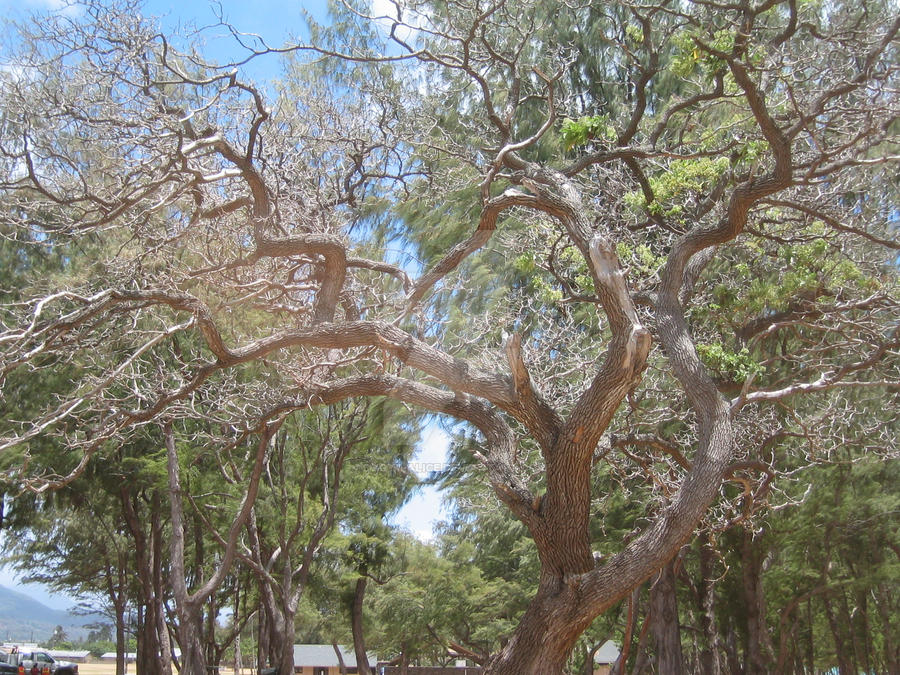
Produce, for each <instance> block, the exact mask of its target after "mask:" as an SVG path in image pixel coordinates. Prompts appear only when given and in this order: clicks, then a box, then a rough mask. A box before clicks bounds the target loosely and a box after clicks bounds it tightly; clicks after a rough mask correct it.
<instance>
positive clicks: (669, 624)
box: [650, 561, 684, 675]
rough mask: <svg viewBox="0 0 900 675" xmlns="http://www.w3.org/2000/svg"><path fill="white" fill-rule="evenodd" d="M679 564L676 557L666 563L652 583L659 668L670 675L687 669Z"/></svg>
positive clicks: (678, 674) (652, 607)
mask: <svg viewBox="0 0 900 675" xmlns="http://www.w3.org/2000/svg"><path fill="white" fill-rule="evenodd" d="M675 564H676V562H675V561H673V562H669V563H666V565H665V566H663V568H662V569H661V570H660V571H659V576H658V577H657V579H656V582H655V583H654V584H653V585H652V586H651V587H650V613H651V616H652V629H653V640H654V644H655V651H656V672H657V673H666V675H681V673H683V672H684V658H683V656H682V653H681V630H680V627H679V624H678V602H677V599H676V596H675Z"/></svg>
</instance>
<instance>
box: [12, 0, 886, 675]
mask: <svg viewBox="0 0 900 675" xmlns="http://www.w3.org/2000/svg"><path fill="white" fill-rule="evenodd" d="M392 6H393V10H392V14H393V16H381V17H379V16H374V15H372V13H371V10H370V8H369V6H368V5H365V4H361V3H352V2H347V3H343V5H342V8H343V9H342V14H341V15H340V16H339V17H338V18H336V19H335V24H334V27H333V29H332V30H326V29H324V28H320V29H318V30H314V31H313V36H314V42H315V44H311V45H289V46H287V47H285V50H287V51H290V52H291V53H292V54H293V59H292V60H291V61H290V67H289V69H288V70H287V71H286V74H285V77H284V78H283V80H281V81H280V82H279V83H278V86H277V87H276V86H274V85H270V86H262V85H254V84H251V83H249V82H247V81H245V80H244V79H243V78H242V77H241V71H240V68H239V67H238V66H239V63H234V64H227V65H226V66H215V65H213V64H210V63H208V62H207V61H206V60H205V59H204V58H203V56H202V52H201V51H200V49H201V47H200V46H199V43H197V44H196V45H192V44H191V43H189V42H186V41H185V39H180V38H178V37H175V36H168V37H167V36H165V35H163V34H161V33H160V31H159V30H158V29H157V28H156V27H155V26H153V25H152V23H150V22H147V21H145V20H144V19H142V18H141V17H140V12H139V11H138V10H137V7H136V6H134V5H131V4H127V3H124V4H121V5H114V6H113V5H105V6H98V5H95V4H88V5H86V6H85V7H84V8H83V9H82V11H81V13H80V14H78V13H68V14H66V15H58V16H55V17H52V18H49V19H45V20H44V21H42V22H40V23H38V24H35V25H33V26H31V27H30V28H29V27H25V28H23V29H22V31H21V32H20V33H18V37H17V38H15V40H14V42H13V43H12V44H11V45H9V46H7V47H6V48H5V49H4V52H3V59H4V66H5V67H4V69H3V71H2V76H0V82H2V84H0V87H2V100H3V103H2V106H3V110H2V124H3V134H2V142H0V162H2V166H3V174H2V184H0V187H2V190H3V196H2V199H3V209H2V216H0V218H2V226H0V229H2V232H3V233H4V234H5V235H7V236H10V237H15V238H16V241H18V242H20V244H21V245H22V250H23V253H22V255H28V253H27V252H24V251H26V250H27V248H29V247H30V248H38V249H45V250H47V249H51V250H52V249H53V247H55V246H58V245H59V246H61V245H66V246H70V245H77V243H78V242H80V241H85V242H88V241H90V242H91V243H92V244H94V245H95V246H96V249H97V251H98V253H97V257H96V261H95V262H94V264H93V266H92V268H91V269H90V270H89V271H87V272H85V270H84V269H82V270H80V271H78V270H72V273H71V274H66V273H65V271H64V272H63V273H60V274H57V275H54V276H53V277H52V278H47V279H42V280H38V282H37V283H35V284H34V286H33V287H32V288H27V289H22V290H21V292H20V293H18V295H17V297H16V298H15V300H11V301H10V302H9V303H8V304H6V305H5V306H4V307H3V310H2V311H3V313H2V333H0V350H2V352H0V359H2V361H0V377H2V378H3V382H4V387H6V383H8V382H10V381H12V380H13V379H15V378H23V377H28V378H46V381H47V382H49V383H52V387H53V392H52V393H53V397H52V399H50V400H51V401H52V402H51V403H49V404H48V405H47V406H45V408H44V409H43V410H42V411H40V412H38V413H36V414H30V415H28V416H22V417H17V416H16V415H15V414H14V413H11V414H10V418H9V419H8V420H6V421H5V425H4V429H5V433H4V437H3V439H2V441H0V449H2V450H4V451H5V452H7V453H13V455H12V456H13V457H16V458H18V459H19V460H21V461H20V462H16V463H15V464H16V466H17V469H16V473H15V476H14V477H15V480H16V482H17V484H18V485H20V486H21V488H23V489H31V490H37V491H46V490H51V489H54V488H57V487H60V486H63V485H66V484H68V483H69V482H71V481H73V480H76V479H77V477H78V475H79V474H80V473H81V472H82V471H83V470H84V468H85V466H86V465H87V464H88V463H89V462H102V461H103V456H104V453H105V452H107V451H109V449H110V448H111V447H114V446H115V445H116V444H118V443H121V442H123V440H127V439H128V437H129V435H130V434H135V433H139V430H140V429H141V428H142V427H143V426H145V425H150V424H166V423H167V420H171V419H175V420H178V419H187V418H195V417H196V416H200V417H204V416H205V417H207V418H208V419H209V420H211V422H210V423H212V422H214V423H215V424H218V425H224V427H223V428H234V429H257V430H265V429H267V428H270V427H269V425H277V424H279V423H280V421H281V420H283V419H284V417H285V416H286V415H288V414H289V413H290V412H291V411H294V410H299V409H305V408H309V407H315V406H319V405H326V404H333V403H337V402H340V401H343V400H346V399H350V398H367V397H390V398H393V399H396V400H398V401H401V402H403V403H405V404H407V405H409V406H412V407H415V408H417V409H420V410H422V411H428V412H431V413H437V414H440V415H445V416H448V417H450V418H452V419H455V420H457V421H459V422H460V423H461V424H464V425H466V426H467V428H469V429H471V433H472V439H471V440H472V442H471V443H469V444H468V445H467V447H468V448H469V451H470V452H471V454H472V456H473V457H474V458H476V459H477V460H478V462H479V463H480V465H481V467H482V469H481V470H482V471H483V475H484V476H485V479H486V480H487V481H489V483H490V485H491V486H492V488H493V490H494V492H495V494H496V496H497V498H498V499H499V500H500V501H502V502H503V504H505V505H506V507H508V508H509V509H510V511H511V512H512V513H513V514H514V515H515V516H516V517H517V518H518V519H519V520H520V521H521V522H522V523H523V524H524V526H525V527H526V528H527V529H528V532H529V534H530V536H531V537H532V538H533V540H534V542H535V545H536V548H537V552H538V557H539V560H540V575H539V578H538V579H537V580H536V582H537V589H536V592H535V595H534V597H533V598H532V600H531V602H530V605H529V607H528V609H527V610H526V611H525V613H524V614H523V616H522V619H521V621H520V623H519V625H518V627H517V628H516V630H515V631H514V632H513V633H512V634H511V635H510V636H509V639H508V641H506V643H505V646H504V647H503V648H502V649H501V650H500V651H498V652H497V653H496V654H494V655H493V656H492V657H491V658H490V660H489V661H488V664H487V671H488V672H490V673H516V674H517V675H520V674H522V673H560V672H562V670H563V668H564V665H565V663H566V659H567V658H568V655H569V652H570V651H571V649H572V647H573V645H574V644H575V642H576V640H577V639H578V637H579V635H580V634H581V633H582V632H583V631H584V630H585V628H586V627H587V626H588V625H590V623H591V622H592V621H593V620H594V618H595V617H597V616H598V615H600V614H601V613H603V612H605V611H606V610H608V609H609V608H611V607H613V606H614V605H616V604H617V603H618V602H619V601H621V600H622V599H623V598H625V597H627V596H628V595H629V593H631V591H632V589H633V588H635V587H636V586H637V585H638V584H640V583H641V582H642V581H644V580H645V579H647V578H648V577H649V576H650V575H652V574H654V573H655V572H656V571H658V570H660V569H661V568H662V567H663V566H664V565H666V564H667V563H668V562H669V561H670V559H671V558H672V557H673V556H674V555H675V553H676V552H677V551H678V550H679V549H680V548H681V547H682V545H683V544H684V543H685V542H686V541H688V540H689V539H690V537H691V535H692V533H693V532H694V529H695V527H696V526H697V524H698V522H699V521H700V520H701V518H702V517H703V516H704V515H705V514H706V513H707V510H708V508H709V506H710V504H711V503H712V502H713V501H714V500H715V499H716V497H717V496H718V495H719V494H720V488H721V486H722V485H723V480H725V479H726V478H728V479H733V478H735V477H736V476H738V477H740V476H739V474H744V473H747V472H762V473H765V472H766V470H767V469H771V467H769V466H768V465H767V463H766V462H767V461H768V459H769V457H768V456H767V457H764V458H755V457H749V456H747V448H748V447H750V446H751V445H752V444H751V443H748V442H747V441H748V439H752V438H753V437H754V436H755V435H756V434H758V433H759V430H760V429H761V428H762V425H765V428H766V429H771V428H786V429H787V428H789V427H790V426H791V425H794V424H801V425H802V424H803V421H802V420H797V419H795V418H793V417H791V416H790V415H780V414H779V411H782V410H784V409H785V408H783V407H781V406H783V405H784V402H785V401H787V400H793V399H795V398H797V397H804V396H806V397H816V396H824V394H834V393H836V392H844V391H854V390H860V391H871V392H875V391H877V392H881V395H883V396H885V397H887V399H888V400H890V401H892V402H894V401H896V390H897V388H898V385H900V374H898V360H897V347H898V335H897V330H898V329H897V326H898V322H897V318H898V312H897V299H896V266H895V261H896V255H897V253H896V252H897V249H898V245H897V243H896V241H895V238H894V236H893V234H894V232H893V228H894V225H893V223H894V221H895V220H896V188H897V184H896V174H897V170H896V169H897V139H896V130H897V110H898V101H897V94H896V87H897V68H898V66H897V64H898V58H897V39H896V38H897V32H898V29H900V19H898V18H897V17H896V16H895V12H893V11H892V7H891V5H890V3H888V2H877V1H876V2H859V3H843V2H804V3H796V2H793V1H791V0H789V1H787V2H776V1H774V0H767V1H763V2H759V3H753V2H749V1H748V0H741V1H740V2H736V3H719V2H702V3H669V2H660V3H655V2H647V3H644V2H637V3H619V4H615V5H612V6H606V5H604V6H600V5H599V4H598V3H589V2H584V3H581V2H571V3H560V4H558V5H554V6H552V7H551V6H547V5H546V4H545V3H538V2H534V3H532V2H520V3H515V5H514V6H513V5H512V4H507V3H505V2H503V0H497V1H496V2H481V1H480V0H453V1H451V2H434V3H419V2H415V1H410V2H407V3H402V4H400V3H392ZM234 37H235V39H236V40H237V41H239V44H240V45H242V46H243V47H244V48H245V49H246V50H247V51H246V53H247V58H266V57H268V56H271V54H272V52H274V51H277V50H275V49H272V48H270V47H268V46H267V45H266V44H265V43H264V42H262V40H261V39H260V38H253V37H250V36H245V35H242V34H240V33H239V32H237V31H236V30H235V31H234ZM307 56H308V57H310V58H309V59H307V58H306V57H307ZM588 85H590V86H588ZM13 233H14V234H13ZM825 258H827V259H828V260H829V261H833V264H832V263H829V264H828V265H820V264H818V261H820V260H822V259H825ZM769 339H772V340H781V341H782V342H783V343H784V344H785V345H790V350H787V349H784V350H782V352H780V353H777V354H776V356H775V357H773V358H772V359H770V360H767V361H764V362H760V361H759V360H757V358H758V355H759V351H758V350H757V347H758V345H759V343H760V342H761V341H763V340H769ZM60 371H65V372H66V373H67V374H72V376H71V377H66V378H58V377H57V378H54V377H51V374H52V373H57V372H60ZM822 400H829V401H833V400H834V399H825V398H823V399H822ZM839 400H840V404H839V405H834V406H833V407H831V408H830V410H831V411H832V413H833V414H837V411H838V410H841V411H842V414H846V415H853V414H854V412H853V411H854V407H853V405H854V404H853V401H854V399H853V397H851V396H846V397H841V398H839ZM37 443H40V444H42V445H46V444H53V445H54V446H55V447H56V448H58V452H59V453H60V457H61V458H64V459H65V460H66V461H64V462H60V466H62V467H64V468H62V469H56V470H54V469H53V468H52V467H51V468H47V469H46V470H44V471H43V472H41V473H29V471H28V467H29V465H28V463H27V461H26V460H27V456H28V452H29V447H31V445H33V444H37ZM625 453H627V456H628V457H629V458H631V459H634V458H636V460H637V461H635V463H634V464H633V466H635V467H637V469H636V470H639V471H643V472H644V473H645V474H646V475H647V476H652V477H654V481H655V482H656V483H657V489H656V490H655V491H654V492H653V493H652V494H651V497H650V498H649V499H648V502H647V503H646V506H645V508H646V514H645V517H644V518H643V519H642V520H641V521H640V522H639V527H638V528H637V529H636V531H634V532H633V533H632V534H631V536H629V537H628V538H627V539H626V541H624V542H602V546H601V547H600V548H602V549H603V550H602V551H600V552H601V553H602V554H603V555H596V556H595V549H597V548H598V542H597V541H596V539H595V535H596V534H597V530H598V528H597V523H598V520H600V521H601V524H602V513H603V511H602V509H597V508H595V506H594V502H593V501H592V486H593V485H595V483H594V482H593V481H592V474H593V473H594V472H595V471H597V470H598V469H597V467H603V466H607V465H609V466H616V465H619V463H620V459H621V457H622V456H625ZM772 457H775V455H772ZM73 458H74V461H73ZM661 463H662V464H664V465H665V467H666V469H665V470H664V471H660V470H659V467H660V465H661ZM46 466H47V465H45V464H42V465H41V467H42V468H43V467H46ZM776 468H777V467H776ZM743 480H745V481H749V480H750V479H746V478H744V479H743ZM608 484H609V486H610V488H611V489H612V490H615V489H616V482H615V481H612V482H610V483H608ZM599 530H600V531H602V526H601V527H600V528H599ZM183 590H185V592H186V589H183ZM185 597H190V596H188V595H185ZM188 671H189V672H192V671H190V668H188Z"/></svg>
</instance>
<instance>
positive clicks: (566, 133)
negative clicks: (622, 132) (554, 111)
mask: <svg viewBox="0 0 900 675" xmlns="http://www.w3.org/2000/svg"><path fill="white" fill-rule="evenodd" d="M560 135H561V136H562V139H563V145H564V146H565V149H566V152H569V151H571V150H572V149H573V148H578V147H581V146H584V145H587V144H588V143H589V142H591V141H593V140H597V141H600V142H602V143H612V142H613V141H615V140H616V137H617V136H618V134H617V133H616V128H615V127H614V126H613V125H612V124H610V123H609V119H608V118H607V117H606V115H593V116H584V117H579V118H578V119H567V120H565V121H564V122H563V123H562V127H561V129H560Z"/></svg>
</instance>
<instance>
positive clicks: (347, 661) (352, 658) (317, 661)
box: [294, 645, 376, 675]
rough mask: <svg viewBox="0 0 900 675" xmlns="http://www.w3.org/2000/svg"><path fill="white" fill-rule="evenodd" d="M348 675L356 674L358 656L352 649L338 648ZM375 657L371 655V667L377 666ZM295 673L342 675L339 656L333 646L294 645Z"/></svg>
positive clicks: (298, 674) (305, 674)
mask: <svg viewBox="0 0 900 675" xmlns="http://www.w3.org/2000/svg"><path fill="white" fill-rule="evenodd" d="M338 649H340V650H341V658H342V659H343V660H344V665H345V666H346V667H347V672H348V673H356V672H357V669H356V654H354V653H353V650H352V649H347V648H346V647H340V646H339V647H338ZM375 660H376V659H375V656H374V655H373V654H369V665H371V666H372V667H374V666H375ZM294 672H295V673H297V675H341V667H340V663H339V662H338V657H337V654H336V653H335V651H334V647H333V646H331V645H294Z"/></svg>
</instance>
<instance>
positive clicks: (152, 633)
mask: <svg viewBox="0 0 900 675" xmlns="http://www.w3.org/2000/svg"><path fill="white" fill-rule="evenodd" d="M119 500H120V502H121V504H122V508H123V512H124V514H125V521H126V523H127V524H128V529H129V531H130V533H131V537H132V540H133V541H134V557H135V568H136V569H135V571H136V572H137V578H138V582H139V584H138V590H139V593H140V598H141V600H140V607H139V615H138V619H139V623H140V624H141V625H140V630H138V631H137V636H136V637H137V658H136V663H135V666H136V667H137V669H138V670H139V671H140V672H141V673H142V675H171V672H172V660H171V659H172V656H171V654H172V652H171V649H170V648H169V642H168V631H167V629H166V627H165V617H164V616H163V614H162V593H163V591H162V573H161V569H162V542H161V540H162V525H161V523H160V508H161V505H160V500H159V495H158V494H157V493H156V492H154V493H152V495H151V497H150V500H149V504H147V508H148V509H149V521H150V528H149V536H148V533H147V532H146V531H145V530H144V522H145V521H146V520H147V519H148V518H147V516H146V515H145V514H140V513H139V511H138V507H139V504H140V503H141V499H140V498H138V497H137V496H135V495H134V494H133V493H132V492H131V491H130V490H129V489H128V488H127V487H123V488H122V489H121V490H120V491H119ZM122 653H123V655H124V648H123V652H122ZM123 658H124V656H123ZM123 665H124V663H123Z"/></svg>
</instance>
